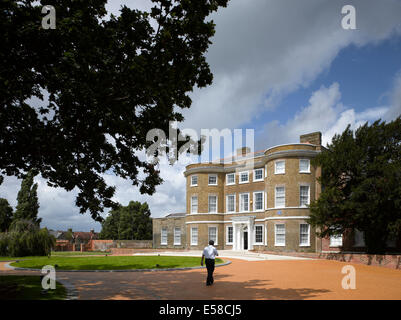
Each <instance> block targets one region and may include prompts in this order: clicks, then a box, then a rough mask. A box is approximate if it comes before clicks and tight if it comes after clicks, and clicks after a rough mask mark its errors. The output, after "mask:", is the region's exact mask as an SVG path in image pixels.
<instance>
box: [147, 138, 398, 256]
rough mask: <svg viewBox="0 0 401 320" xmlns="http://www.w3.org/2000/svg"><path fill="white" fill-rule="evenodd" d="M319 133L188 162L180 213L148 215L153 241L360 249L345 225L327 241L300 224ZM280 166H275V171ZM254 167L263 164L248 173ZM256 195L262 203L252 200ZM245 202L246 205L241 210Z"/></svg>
mask: <svg viewBox="0 0 401 320" xmlns="http://www.w3.org/2000/svg"><path fill="white" fill-rule="evenodd" d="M321 140H322V136H321V133H320V132H314V133H310V134H305V135H302V136H300V143H294V144H287V145H280V146H276V147H272V148H269V149H267V150H265V151H261V152H256V153H252V154H250V153H249V149H247V148H240V149H239V150H237V156H236V157H234V158H233V159H229V160H233V161H227V160H225V159H222V160H221V161H220V162H219V163H196V164H190V165H188V166H187V167H186V170H185V172H184V175H185V177H186V213H185V214H172V215H168V216H166V217H164V218H154V219H153V247H154V248H176V249H184V248H186V249H196V250H199V249H203V248H204V247H205V246H206V245H207V244H208V241H209V239H210V238H214V240H215V246H216V247H217V249H229V250H256V251H269V252H298V253H305V254H308V253H316V252H323V253H324V252H328V253H330V252H338V251H340V249H347V250H349V249H350V248H351V249H354V251H361V250H363V247H362V248H361V247H360V248H358V247H355V243H354V234H353V232H350V233H349V234H346V235H344V237H343V239H342V241H341V245H340V246H335V244H331V243H330V239H321V238H319V237H318V236H316V230H315V229H314V228H312V227H311V226H309V225H308V224H307V218H308V216H309V209H308V207H307V206H306V205H304V203H305V201H306V203H310V202H311V201H314V200H315V199H317V198H318V197H319V195H320V193H321V186H320V184H319V183H318V181H317V179H318V178H319V177H320V175H321V168H319V167H314V166H313V165H312V163H311V160H312V159H313V158H314V157H316V156H317V155H318V154H319V153H320V152H321V150H322V148H323V147H322V146H321ZM283 167H284V170H283V171H282V172H280V171H279V172H276V168H277V169H280V168H281V169H283ZM256 169H262V170H263V172H262V176H261V177H260V179H259V180H257V181H254V180H256V179H255V170H256ZM244 172H248V181H245V182H244V181H241V174H242V175H243V178H245V177H246V174H243V173H244ZM228 174H231V176H230V177H231V178H232V174H233V175H234V183H228V182H229V179H228V178H229V177H228V176H227V175H228ZM192 179H193V180H192ZM209 179H210V180H209ZM192 182H193V183H192ZM209 182H210V183H209ZM216 182H217V183H216ZM255 193H256V195H257V196H258V197H259V199H258V200H259V201H257V199H256V195H255ZM261 195H262V197H263V201H262V202H263V205H262V207H261V208H258V207H257V206H256V204H258V206H260V205H261V200H260V197H261ZM228 196H230V200H231V201H233V200H234V201H233V202H230V204H231V205H232V203H234V209H235V210H234V211H232V210H231V211H230V210H229V208H228V205H227V203H228ZM283 196H284V198H285V199H284V198H283ZM233 197H234V199H233ZM241 198H242V199H243V201H242V203H243V204H245V205H243V206H241ZM246 199H248V201H245V200H246ZM246 204H247V205H246ZM247 206H248V210H243V209H246V207H247ZM256 209H258V210H256ZM175 228H179V229H180V230H181V231H180V232H181V239H180V240H181V241H180V244H174V229H175ZM162 229H165V230H167V235H166V237H167V243H166V244H162V241H161V240H162V239H161V238H162V237H161V233H162ZM229 238H230V239H229ZM165 240H166V239H164V241H165ZM229 240H230V241H229ZM333 243H334V242H333ZM398 244H399V243H398Z"/></svg>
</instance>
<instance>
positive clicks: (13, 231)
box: [0, 220, 56, 257]
mask: <svg viewBox="0 0 401 320" xmlns="http://www.w3.org/2000/svg"><path fill="white" fill-rule="evenodd" d="M55 243H56V239H55V238H54V236H52V235H50V234H49V231H48V230H47V229H46V228H44V229H40V228H39V226H38V225H37V224H35V223H34V222H32V221H30V220H18V221H14V222H13V223H12V225H11V227H10V231H9V232H7V233H3V234H0V255H2V256H10V257H24V256H44V255H48V254H50V252H51V249H52V248H53V247H54V246H55Z"/></svg>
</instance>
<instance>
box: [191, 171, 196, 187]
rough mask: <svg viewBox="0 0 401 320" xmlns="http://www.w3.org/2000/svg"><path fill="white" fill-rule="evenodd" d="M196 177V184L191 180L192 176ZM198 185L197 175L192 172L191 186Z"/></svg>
mask: <svg viewBox="0 0 401 320" xmlns="http://www.w3.org/2000/svg"><path fill="white" fill-rule="evenodd" d="M193 177H196V184H193V183H192V182H193V181H192V178H193ZM197 186H198V175H197V174H193V175H191V187H197Z"/></svg>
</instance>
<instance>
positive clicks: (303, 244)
mask: <svg viewBox="0 0 401 320" xmlns="http://www.w3.org/2000/svg"><path fill="white" fill-rule="evenodd" d="M303 225H306V226H308V241H307V242H306V243H302V242H301V239H302V236H301V235H302V233H301V226H303ZM299 246H300V247H310V224H308V223H300V224H299Z"/></svg>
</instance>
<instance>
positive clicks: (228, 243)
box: [226, 226, 234, 245]
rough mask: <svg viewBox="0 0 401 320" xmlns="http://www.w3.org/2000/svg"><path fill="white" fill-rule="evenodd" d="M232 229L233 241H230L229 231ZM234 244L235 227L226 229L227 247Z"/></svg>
mask: <svg viewBox="0 0 401 320" xmlns="http://www.w3.org/2000/svg"><path fill="white" fill-rule="evenodd" d="M230 228H231V229H232V241H231V242H230V241H229V237H228V230H229V229H230ZM233 243H234V227H233V226H227V227H226V244H227V245H232V244H233Z"/></svg>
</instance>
